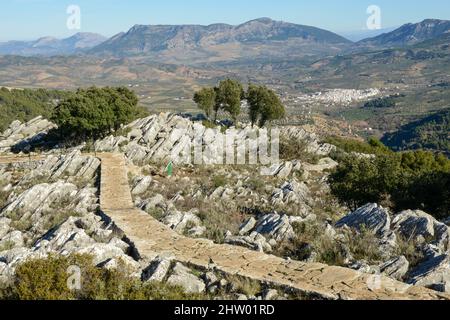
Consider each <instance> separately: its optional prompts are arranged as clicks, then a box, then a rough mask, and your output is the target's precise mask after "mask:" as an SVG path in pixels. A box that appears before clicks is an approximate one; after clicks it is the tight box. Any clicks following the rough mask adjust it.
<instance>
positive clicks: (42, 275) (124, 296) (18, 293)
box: [0, 255, 204, 300]
mask: <svg viewBox="0 0 450 320" xmlns="http://www.w3.org/2000/svg"><path fill="white" fill-rule="evenodd" d="M70 266H77V267H79V268H80V269H81V272H82V274H81V290H70V289H69V288H68V286H67V280H68V279H69V277H70V276H71V274H70V272H68V270H69V267H70ZM125 270H126V269H125V266H124V264H122V265H119V268H118V269H117V270H106V269H102V268H98V267H95V266H94V265H93V262H92V257H91V256H87V255H73V256H69V257H61V256H50V257H49V258H47V259H40V260H30V261H27V262H25V263H24V264H22V265H20V266H19V267H18V268H17V269H16V273H15V280H14V284H13V285H11V286H10V287H8V288H4V289H2V291H1V292H0V297H2V298H3V299H14V300H186V299H201V298H204V296H202V295H192V294H186V293H184V292H183V290H182V289H181V288H179V287H173V286H168V285H164V284H160V283H146V284H144V283H142V282H141V281H140V280H138V279H135V278H130V277H129V276H127V275H126V272H125Z"/></svg>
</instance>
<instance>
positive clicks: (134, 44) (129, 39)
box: [90, 18, 351, 56]
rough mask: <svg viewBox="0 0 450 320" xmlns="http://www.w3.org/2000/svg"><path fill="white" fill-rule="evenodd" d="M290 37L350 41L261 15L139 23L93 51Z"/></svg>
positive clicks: (145, 49)
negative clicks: (204, 22) (233, 20)
mask: <svg viewBox="0 0 450 320" xmlns="http://www.w3.org/2000/svg"><path fill="white" fill-rule="evenodd" d="M290 40H297V41H299V42H302V43H314V44H318V45H323V46H335V45H349V44H350V43H351V42H350V41H349V40H347V39H345V38H344V37H341V36H339V35H337V34H335V33H332V32H329V31H326V30H322V29H319V28H315V27H309V26H303V25H297V24H293V23H287V22H281V21H273V20H271V19H269V18H261V19H256V20H252V21H249V22H246V23H244V24H241V25H238V26H232V25H227V24H213V25H209V26H200V25H181V26H170V25H159V26H143V25H136V26H134V27H133V28H131V29H130V30H129V31H128V32H127V33H121V34H118V35H116V36H114V37H113V38H111V39H109V40H108V41H106V42H104V43H103V44H101V45H99V46H97V47H95V48H94V49H92V50H91V51H90V52H92V53H108V54H112V55H120V56H124V55H125V56H126V55H130V54H145V53H151V52H161V51H164V50H177V49H182V50H192V49H208V48H212V47H214V46H223V45H226V44H230V45H236V44H240V45H246V44H247V45H250V44H252V45H258V44H269V43H274V42H286V41H290Z"/></svg>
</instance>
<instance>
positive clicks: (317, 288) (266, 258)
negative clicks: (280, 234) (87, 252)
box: [98, 153, 450, 299]
mask: <svg viewBox="0 0 450 320" xmlns="http://www.w3.org/2000/svg"><path fill="white" fill-rule="evenodd" d="M98 156H99V158H100V159H101V160H102V167H101V189H100V194H101V196H100V205H101V209H102V211H103V212H104V213H105V214H106V215H107V216H109V217H110V218H111V219H112V220H113V221H114V223H115V224H116V226H117V227H118V228H119V229H120V230H122V231H123V232H124V233H125V234H126V235H127V237H128V239H129V240H130V241H131V242H132V243H133V244H134V246H135V248H136V250H137V251H138V253H139V254H140V255H141V256H145V257H149V258H153V257H156V256H161V255H162V256H170V257H173V258H174V259H175V260H177V261H179V262H182V263H186V264H189V265H191V266H195V267H200V268H205V269H206V268H211V267H214V268H216V270H218V271H220V272H224V273H226V274H231V275H236V274H237V275H240V276H243V277H246V278H249V279H253V280H257V281H263V282H268V283H271V284H273V285H276V286H281V287H287V288H291V289H294V290H296V291H298V292H301V293H305V294H312V295H313V296H317V297H321V298H329V299H450V296H449V295H447V294H441V293H438V292H434V291H431V290H428V289H425V288H421V287H414V286H408V285H405V284H404V283H401V282H398V281H394V280H392V279H389V278H387V277H374V276H371V275H367V274H363V273H360V272H357V271H354V270H351V269H346V268H340V267H332V266H327V265H323V264H318V263H302V262H298V261H287V260H284V259H281V258H278V257H275V256H272V255H267V254H264V253H259V252H255V251H250V250H247V249H245V248H241V247H236V246H230V245H217V244H214V243H213V242H211V241H208V240H200V239H191V238H187V237H184V236H181V235H179V234H177V233H175V232H174V231H172V230H171V229H170V228H168V227H166V226H164V225H163V224H161V223H160V222H158V221H157V220H155V219H154V218H152V217H151V216H150V215H148V214H147V213H145V212H144V211H141V210H138V209H136V208H134V206H133V201H132V197H131V193H130V188H129V184H128V177H127V168H126V163H125V159H124V156H123V155H122V154H110V153H109V154H99V155H98ZM374 288H376V289H374Z"/></svg>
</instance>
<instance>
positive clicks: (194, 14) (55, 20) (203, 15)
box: [0, 0, 450, 41]
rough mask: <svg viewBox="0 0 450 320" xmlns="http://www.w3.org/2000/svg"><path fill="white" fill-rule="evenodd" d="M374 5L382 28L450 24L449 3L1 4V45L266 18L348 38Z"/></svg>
mask: <svg viewBox="0 0 450 320" xmlns="http://www.w3.org/2000/svg"><path fill="white" fill-rule="evenodd" d="M70 5H76V6H78V8H79V9H80V20H79V21H80V24H79V27H80V29H73V27H74V26H77V24H73V23H72V24H70V26H71V28H72V29H71V28H68V26H67V21H68V19H69V18H72V17H74V16H73V15H72V13H73V12H72V13H69V14H68V13H67V9H68V7H69V6H70ZM371 5H377V6H378V7H379V8H380V10H381V28H391V27H397V26H400V25H402V24H404V23H408V22H419V21H422V20H424V19H426V18H436V19H447V20H450V1H448V0H427V1H423V0H420V1H418V0H369V1H367V0H314V1H306V0H225V1H219V0H159V1H155V0H69V1H68V0H1V2H0V41H8V40H32V39H37V38H40V37H42V36H53V37H58V38H62V37H68V36H70V35H73V34H75V33H77V32H96V33H100V34H103V35H105V36H112V35H114V34H116V33H119V32H122V31H127V30H128V29H130V28H131V27H132V26H133V25H135V24H146V25H148V24H212V23H218V22H223V23H229V24H240V23H243V22H245V21H248V20H252V19H255V18H260V17H270V18H272V19H274V20H282V21H286V22H293V23H298V24H304V25H311V26H315V27H319V28H323V29H327V30H330V31H333V32H337V33H341V34H342V33H348V32H353V31H362V30H364V29H367V26H366V25H367V19H368V18H369V14H368V13H367V8H368V7H369V6H371ZM70 21H74V20H70ZM77 21H78V20H77Z"/></svg>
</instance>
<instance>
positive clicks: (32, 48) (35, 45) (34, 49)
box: [0, 32, 107, 56]
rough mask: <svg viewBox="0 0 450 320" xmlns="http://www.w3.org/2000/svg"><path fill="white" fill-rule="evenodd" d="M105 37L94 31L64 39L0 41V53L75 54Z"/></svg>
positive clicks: (100, 41) (29, 54) (27, 54)
mask: <svg viewBox="0 0 450 320" xmlns="http://www.w3.org/2000/svg"><path fill="white" fill-rule="evenodd" d="M106 39H107V38H106V37H104V36H102V35H99V34H96V33H89V32H80V33H77V34H75V35H73V36H71V37H69V38H66V39H56V38H53V37H43V38H40V39H38V40H35V41H8V42H4V43H0V54H4V55H6V54H10V55H22V56H35V55H43V56H51V55H60V54H75V53H79V52H81V51H83V50H86V49H89V48H92V47H95V46H97V45H99V44H101V43H102V42H104V41H105V40H106Z"/></svg>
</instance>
